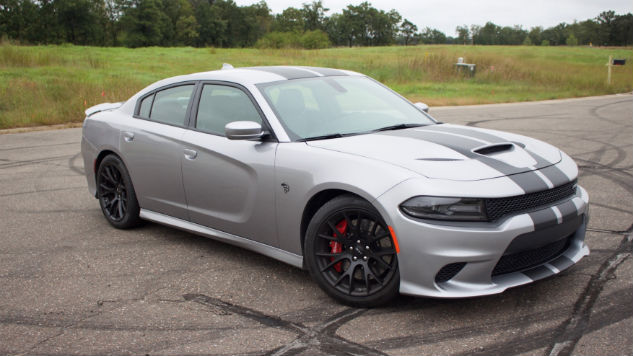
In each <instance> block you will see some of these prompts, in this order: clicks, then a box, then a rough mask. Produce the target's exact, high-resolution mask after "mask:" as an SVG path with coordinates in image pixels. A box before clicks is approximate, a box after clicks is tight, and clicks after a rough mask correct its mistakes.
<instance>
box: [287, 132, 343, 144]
mask: <svg viewBox="0 0 633 356" xmlns="http://www.w3.org/2000/svg"><path fill="white" fill-rule="evenodd" d="M345 136H347V135H343V134H340V133H333V134H328V135H321V136H312V137H306V138H302V139H299V140H297V141H302V142H304V141H315V140H328V139H331V138H341V137H345Z"/></svg>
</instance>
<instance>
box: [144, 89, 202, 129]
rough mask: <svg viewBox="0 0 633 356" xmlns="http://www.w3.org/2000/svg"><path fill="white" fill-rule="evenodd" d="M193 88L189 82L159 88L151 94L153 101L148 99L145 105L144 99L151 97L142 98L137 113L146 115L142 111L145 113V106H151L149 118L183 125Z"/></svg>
mask: <svg viewBox="0 0 633 356" xmlns="http://www.w3.org/2000/svg"><path fill="white" fill-rule="evenodd" d="M193 88H194V85H193V84H191V85H182V86H178V87H175V88H169V89H165V90H161V91H159V92H157V93H156V94H155V95H154V96H153V97H154V99H153V103H152V102H151V101H150V103H148V104H147V105H146V104H145V101H148V100H149V99H150V98H151V97H147V98H145V99H143V101H142V102H141V108H140V112H139V115H140V116H141V117H146V116H144V113H146V111H147V107H149V106H151V110H150V111H149V112H148V114H149V118H150V120H152V121H158V122H162V123H165V124H170V125H177V126H183V125H184V124H185V116H186V115H187V107H188V106H189V101H190V100H191V93H192V92H193ZM144 110H145V111H144Z"/></svg>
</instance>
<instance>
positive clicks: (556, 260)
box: [379, 187, 589, 298]
mask: <svg viewBox="0 0 633 356" xmlns="http://www.w3.org/2000/svg"><path fill="white" fill-rule="evenodd" d="M397 195H399V194H395V195H389V194H388V195H385V196H382V197H381V198H379V205H382V206H386V205H384V204H391V206H393V205H392V204H394V203H395V204H398V203H399V202H400V201H398V200H400V199H401V197H397V198H396V196H397ZM588 202H589V200H588V195H587V192H586V191H585V190H584V189H583V188H581V187H578V189H577V192H576V195H575V196H574V197H572V198H571V199H570V200H566V201H563V202H560V203H558V204H556V205H554V206H549V207H546V208H543V209H540V210H537V211H531V212H527V213H522V214H518V215H515V216H511V217H509V218H505V219H503V220H502V221H501V222H497V223H452V224H447V223H436V222H431V221H422V220H414V219H411V218H410V217H407V216H405V215H403V214H402V213H401V212H400V211H399V209H397V212H396V213H394V212H393V211H392V214H390V216H389V217H390V220H391V221H390V222H388V223H390V224H392V227H393V228H394V230H395V234H396V236H397V239H398V243H399V246H400V253H399V254H398V263H399V270H400V292H401V293H402V294H410V295H419V296H430V297H442V298H461V297H472V296H481V295H489V294H496V293H501V292H503V291H504V290H506V289H508V288H511V287H516V286H519V285H523V284H527V283H530V282H533V281H535V280H539V279H542V278H546V277H549V276H551V275H554V274H557V273H559V272H561V271H563V270H565V269H567V268H569V267H571V266H572V265H574V264H575V263H576V262H578V261H579V260H580V259H581V258H582V257H584V256H586V255H588V254H589V248H588V247H587V245H586V244H585V243H584V239H585V231H586V228H587V222H588ZM396 206H397V205H396ZM550 247H553V248H556V249H557V250H556V251H549V252H548V253H550V254H549V255H547V254H546V255H545V259H543V258H542V256H541V258H540V259H539V258H538V257H539V256H536V257H537V258H535V259H534V257H535V255H538V254H539V253H541V252H543V251H546V250H548V248H549V249H550V250H551V248H550ZM502 257H503V259H502ZM525 258H533V259H534V260H535V261H536V263H532V264H530V263H529V262H528V263H527V264H526V263H523V264H521V263H518V264H517V266H518V268H513V263H514V262H516V261H513V259H515V260H517V261H519V262H521V261H523V262H525V261H524V260H525ZM500 260H501V262H500ZM446 266H448V270H451V266H456V268H453V269H452V271H449V272H450V273H449V276H450V278H448V279H446V278H438V272H440V270H442V268H443V267H446ZM444 271H446V269H445V270H444ZM456 271H457V272H456Z"/></svg>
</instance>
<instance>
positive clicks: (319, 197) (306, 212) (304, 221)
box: [300, 188, 371, 267]
mask: <svg viewBox="0 0 633 356" xmlns="http://www.w3.org/2000/svg"><path fill="white" fill-rule="evenodd" d="M341 195H353V196H356V197H358V198H361V199H363V200H367V199H366V198H365V197H363V196H361V195H359V194H356V193H354V192H352V191H349V190H345V189H340V188H330V189H325V190H321V191H319V192H318V193H316V194H314V195H312V197H311V198H310V199H309V200H308V202H307V203H306V205H305V207H304V208H303V213H302V215H301V225H300V237H301V251H302V254H303V251H304V246H305V236H306V231H307V230H308V225H309V224H310V221H311V220H312V217H314V214H316V212H317V210H319V208H320V207H321V206H323V204H325V203H327V202H328V201H330V200H332V199H334V198H336V197H338V196H341ZM367 201H369V200H367ZM370 203H371V202H370ZM304 267H305V259H304Z"/></svg>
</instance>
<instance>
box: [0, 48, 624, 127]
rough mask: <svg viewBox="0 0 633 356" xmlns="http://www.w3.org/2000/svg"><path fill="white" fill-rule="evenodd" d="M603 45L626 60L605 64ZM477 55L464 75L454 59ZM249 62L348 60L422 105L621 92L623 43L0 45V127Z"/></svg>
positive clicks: (79, 113)
mask: <svg viewBox="0 0 633 356" xmlns="http://www.w3.org/2000/svg"><path fill="white" fill-rule="evenodd" d="M609 55H613V56H614V57H615V58H625V59H626V60H627V64H626V65H625V66H621V67H614V68H613V82H612V84H611V85H610V86H609V85H607V83H606V73H607V68H606V67H605V64H606V62H607V59H608V57H609ZM457 57H464V59H465V61H466V62H468V63H475V64H477V74H476V76H475V77H474V78H467V77H464V76H462V75H461V74H459V73H457V72H456V71H455V68H454V63H455V62H456V61H457ZM224 62H228V63H231V64H233V65H234V66H235V67H239V66H253V65H282V64H289V65H293V64H294V65H311V66H324V67H335V68H344V69H349V70H354V71H358V72H362V73H365V74H368V75H370V76H372V77H374V78H376V79H377V80H379V81H381V82H383V83H385V84H387V85H389V86H390V87H392V88H394V89H395V90H396V91H398V92H399V93H401V94H403V95H404V96H406V97H407V98H409V99H410V100H412V101H423V102H426V103H427V104H429V105H431V106H437V105H465V104H484V103H500V102H514V101H529V100H543V99H555V98H567V97H578V96H590V95H601V94H612V93H620V92H630V91H632V90H633V50H632V49H631V48H619V49H618V48H586V47H525V46H449V45H436V46H412V47H396V46H394V47H371V48H331V49H323V50H294V49H282V50H259V49H216V48H200V49H196V48H139V49H127V48H99V47H78V46H30V47H29V46H13V45H9V44H2V45H0V129H3V128H12V127H25V126H34V125H46V124H60V123H71V122H81V121H82V120H83V118H84V116H83V111H84V110H85V108H86V107H89V106H92V105H95V104H98V103H101V102H116V101H123V100H126V99H127V98H129V97H130V96H131V95H132V94H134V93H135V92H137V91H138V90H140V89H142V88H143V87H145V86H146V85H148V84H150V83H152V82H154V81H156V80H159V79H162V78H165V77H169V76H174V75H179V74H186V73H193V72H200V71H207V70H214V69H219V68H220V66H221V65H222V63H224Z"/></svg>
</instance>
